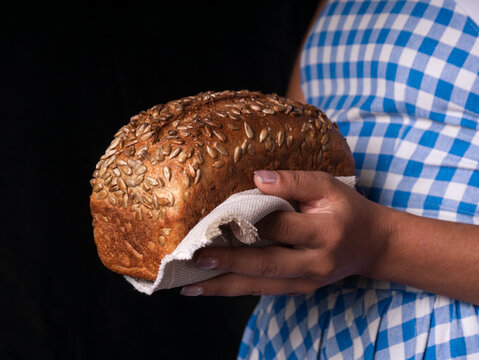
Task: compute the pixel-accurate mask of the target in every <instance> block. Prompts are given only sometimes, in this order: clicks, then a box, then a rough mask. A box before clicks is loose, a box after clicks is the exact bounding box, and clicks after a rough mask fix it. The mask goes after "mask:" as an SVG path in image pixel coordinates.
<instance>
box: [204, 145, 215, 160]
mask: <svg viewBox="0 0 479 360" xmlns="http://www.w3.org/2000/svg"><path fill="white" fill-rule="evenodd" d="M206 151H207V153H208V155H209V156H210V158H212V159H216V157H217V156H218V153H217V152H216V150H215V149H214V148H212V147H210V146H209V145H206Z"/></svg>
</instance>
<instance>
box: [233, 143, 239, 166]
mask: <svg viewBox="0 0 479 360" xmlns="http://www.w3.org/2000/svg"><path fill="white" fill-rule="evenodd" d="M240 157H241V148H240V147H239V146H237V147H235V152H234V155H233V161H234V163H235V164H236V163H237V162H238V161H239V159H240Z"/></svg>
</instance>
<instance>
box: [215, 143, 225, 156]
mask: <svg viewBox="0 0 479 360" xmlns="http://www.w3.org/2000/svg"><path fill="white" fill-rule="evenodd" d="M215 149H216V150H218V152H219V153H220V154H221V155H224V156H228V151H226V148H225V147H224V146H223V145H221V144H220V143H218V142H215Z"/></svg>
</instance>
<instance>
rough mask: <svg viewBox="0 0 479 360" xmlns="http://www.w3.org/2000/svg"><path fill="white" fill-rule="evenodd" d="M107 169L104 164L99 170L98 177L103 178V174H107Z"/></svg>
mask: <svg viewBox="0 0 479 360" xmlns="http://www.w3.org/2000/svg"><path fill="white" fill-rule="evenodd" d="M106 170H107V167H106V166H103V167H102V168H100V170H99V171H98V177H100V178H103V176H105V174H106Z"/></svg>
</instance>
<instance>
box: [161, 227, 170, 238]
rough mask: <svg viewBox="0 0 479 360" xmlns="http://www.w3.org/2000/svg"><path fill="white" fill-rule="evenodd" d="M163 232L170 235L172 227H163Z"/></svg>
mask: <svg viewBox="0 0 479 360" xmlns="http://www.w3.org/2000/svg"><path fill="white" fill-rule="evenodd" d="M161 232H162V233H163V234H164V235H166V236H168V235H170V232H171V229H170V228H163V229H161Z"/></svg>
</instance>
